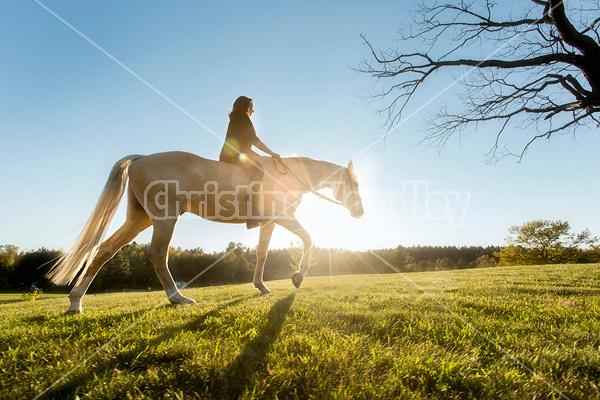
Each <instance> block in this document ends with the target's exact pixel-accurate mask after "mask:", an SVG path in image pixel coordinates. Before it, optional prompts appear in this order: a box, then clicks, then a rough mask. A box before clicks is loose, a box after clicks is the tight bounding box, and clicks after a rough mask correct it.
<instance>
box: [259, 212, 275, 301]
mask: <svg viewBox="0 0 600 400" xmlns="http://www.w3.org/2000/svg"><path fill="white" fill-rule="evenodd" d="M273 228H275V223H274V222H273V221H268V222H265V223H262V224H261V225H260V235H259V239H258V247H257V248H256V270H254V287H255V288H257V289H258V290H260V294H269V293H271V291H270V290H269V289H268V288H267V287H266V286H265V282H264V281H263V271H264V270H265V261H267V252H268V251H269V242H270V241H271V235H272V234H273Z"/></svg>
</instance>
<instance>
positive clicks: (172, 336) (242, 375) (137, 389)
mask: <svg viewBox="0 0 600 400" xmlns="http://www.w3.org/2000/svg"><path fill="white" fill-rule="evenodd" d="M407 277H409V278H410V279H411V280H413V281H414V282H415V283H417V284H418V285H419V286H421V287H422V288H423V289H424V290H425V291H426V292H427V293H429V294H430V295H432V296H434V297H435V298H436V299H439V301H440V302H441V303H443V304H444V305H446V306H447V307H448V308H449V309H451V310H452V311H454V312H455V313H456V314H457V315H458V316H460V317H462V318H463V319H464V320H461V319H460V318H458V317H457V316H456V315H453V314H452V313H451V312H449V311H448V310H447V309H445V308H444V307H443V306H441V305H440V304H438V303H437V302H436V301H435V300H433V299H432V297H430V296H429V295H428V294H424V293H423V292H421V291H420V290H419V289H417V288H416V287H415V286H413V285H412V284H411V283H409V282H408V281H407V280H406V279H405V278H403V277H402V276H401V275H395V274H392V275H361V276H334V277H318V278H317V277H307V279H306V280H305V281H304V283H303V286H302V287H301V288H300V289H294V288H293V286H292V284H291V281H290V280H285V281H274V282H267V285H268V286H269V288H270V289H271V290H272V291H273V294H271V295H267V296H262V297H260V296H258V295H257V293H256V291H255V289H254V288H253V287H252V286H251V284H244V285H236V286H220V287H209V288H201V289H189V290H184V294H185V295H187V296H190V297H193V298H195V299H196V300H197V301H198V304H196V305H186V306H179V307H173V306H167V305H163V306H159V307H158V308H155V307H157V306H158V305H159V304H161V302H163V301H164V300H165V298H166V297H165V295H164V293H163V292H139V293H117V294H103V295H96V296H94V295H89V296H86V297H85V298H84V312H85V314H83V315H79V316H71V317H63V316H62V315H61V313H62V312H63V311H64V310H65V309H66V308H67V305H68V301H67V299H66V296H65V295H60V296H56V295H47V294H44V295H42V297H41V298H40V299H39V300H37V301H35V302H22V301H20V296H19V295H18V294H4V295H0V324H1V325H0V351H1V353H2V358H1V361H0V371H1V372H2V374H1V378H0V398H1V399H31V398H34V397H35V396H36V395H37V394H39V393H40V392H42V391H43V390H44V389H45V388H47V387H48V386H49V385H51V384H52V383H53V382H55V381H56V380H58V379H59V378H61V376H63V375H64V374H65V373H67V372H69V371H70V370H72V368H73V367H75V366H77V365H78V364H80V363H81V362H82V361H83V360H85V359H86V358H88V357H90V356H92V357H91V358H90V359H89V361H87V362H86V363H85V364H83V365H82V366H81V367H80V368H78V369H76V370H74V371H73V372H72V373H71V374H70V375H68V376H67V377H66V378H64V379H63V380H62V381H60V382H59V383H58V384H56V385H55V386H54V387H52V389H51V390H49V391H48V392H46V393H45V394H44V396H43V397H41V398H57V399H67V398H68V399H70V398H74V397H75V396H79V398H88V397H89V398H91V399H104V398H136V399H137V398H152V399H182V398H238V397H242V398H281V399H283V398H317V399H322V398H332V399H346V398H381V399H390V398H406V399H409V398H411V399H412V398H415V399H417V398H429V399H451V398H478V399H481V398H489V399H492V398H506V399H525V398H536V399H545V398H561V395H560V394H559V393H558V392H557V391H554V390H553V389H552V387H551V386H550V385H552V386H553V387H554V388H555V389H556V390H558V391H561V392H563V393H564V395H565V396H567V397H568V398H571V399H591V398H600V394H599V389H598V384H599V382H600V265H598V264H593V265H589V264H588V265H553V266H535V267H503V268H493V269H480V270H462V271H448V272H428V273H414V274H409V275H407ZM465 321H468V322H469V323H470V324H472V325H471V326H472V327H474V328H477V329H478V330H479V331H480V332H481V333H482V334H484V335H485V336H487V337H488V338H489V339H490V340H492V341H493V342H495V343H497V345H498V346H500V347H501V348H503V349H505V350H506V351H507V352H508V353H510V354H511V355H512V356H514V357H516V358H517V359H518V360H520V361H522V362H523V363H524V364H525V365H526V366H528V367H529V368H531V369H532V370H533V371H535V373H536V374H537V376H536V375H534V374H532V373H531V372H529V371H527V369H525V368H524V367H523V366H521V365H519V364H518V363H517V362H516V361H515V360H514V359H511V357H509V356H507V355H506V354H504V353H503V352H502V351H501V350H500V349H499V348H498V347H496V346H495V345H494V344H493V343H491V342H489V341H488V340H486V339H485V338H484V337H482V336H480V335H479V334H477V333H476V332H475V331H474V329H472V327H470V326H469V325H467V324H465ZM132 324H133V325H132ZM119 334H120V336H119ZM115 337H116V339H115ZM112 339H114V340H113V341H112V342H110V341H111V340H112ZM109 342H110V343H109ZM107 343H109V344H108V345H105V344H107ZM103 345H105V347H103V348H101V351H99V352H98V353H97V354H95V351H96V350H97V349H98V348H99V347H101V346H103ZM94 354H95V355H94Z"/></svg>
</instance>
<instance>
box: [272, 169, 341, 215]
mask: <svg viewBox="0 0 600 400" xmlns="http://www.w3.org/2000/svg"><path fill="white" fill-rule="evenodd" d="M272 159H273V165H274V166H275V171H277V172H278V173H280V174H282V175H287V173H288V172H289V173H290V174H292V176H293V177H294V178H296V180H297V181H298V182H300V184H301V185H302V186H304V187H305V188H306V189H308V190H309V191H310V192H311V193H313V194H315V195H316V196H317V197H318V198H320V199H323V200H327V201H329V202H331V203H333V204H337V205H340V206H342V207H343V206H344V203H342V202H341V201H338V200H334V199H330V198H329V197H327V196H325V195H322V194H321V193H319V192H317V191H316V190H314V189H313V188H312V187H310V186H308V185H307V184H306V183H304V182H303V181H302V179H300V178H298V175H296V174H295V173H294V171H292V170H291V169H290V167H288V166H287V165H285V163H284V162H283V160H281V159H279V162H280V163H281V165H283V169H284V170H283V172H281V171H279V169H277V160H275V157H272Z"/></svg>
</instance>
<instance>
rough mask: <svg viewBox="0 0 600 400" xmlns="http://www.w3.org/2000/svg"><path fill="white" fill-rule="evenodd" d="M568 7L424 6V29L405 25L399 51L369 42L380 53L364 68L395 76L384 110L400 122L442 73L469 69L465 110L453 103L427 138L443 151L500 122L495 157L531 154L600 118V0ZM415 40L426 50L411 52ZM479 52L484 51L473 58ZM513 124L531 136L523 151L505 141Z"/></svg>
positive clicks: (418, 21) (554, 1)
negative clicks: (543, 142) (472, 130)
mask: <svg viewBox="0 0 600 400" xmlns="http://www.w3.org/2000/svg"><path fill="white" fill-rule="evenodd" d="M565 3H566V2H563V1H562V0H547V1H546V0H530V1H529V2H526V3H518V4H516V5H514V7H513V9H517V8H519V7H521V8H522V12H521V13H520V15H519V16H518V17H515V16H512V15H511V14H510V13H508V12H503V10H505V9H506V8H507V7H502V6H504V5H505V4H501V5H502V6H499V5H498V4H495V3H492V2H491V1H489V0H487V1H485V2H484V3H483V4H481V3H480V2H479V3H478V2H467V1H460V2H459V3H458V4H439V5H438V4H434V5H431V6H429V5H425V3H422V4H421V5H420V6H419V7H418V9H417V10H416V11H415V14H414V18H413V20H414V25H412V26H410V27H408V29H404V30H401V32H400V39H401V40H400V41H398V43H399V45H398V46H399V48H396V49H388V50H384V51H380V50H376V49H375V48H374V47H373V46H372V45H371V44H370V43H369V41H368V40H367V39H366V38H365V39H364V40H365V43H366V44H367V45H368V46H369V47H370V50H371V54H372V59H369V60H365V61H364V63H363V64H362V65H361V66H360V67H359V68H358V70H359V71H361V72H365V73H368V74H370V75H372V76H373V77H376V78H378V79H388V78H389V79H391V80H392V82H393V84H392V85H391V87H387V88H384V89H383V90H382V91H381V92H378V93H376V94H374V96H375V97H380V98H385V99H387V100H388V103H387V104H388V105H387V107H385V108H384V109H383V110H381V111H382V112H387V117H388V118H387V122H388V124H389V126H390V128H394V127H395V126H396V125H397V124H398V122H399V121H400V120H401V118H402V113H403V111H404V109H405V107H406V106H407V104H409V102H410V101H411V98H412V97H413V95H414V94H415V93H416V92H417V89H419V88H420V87H421V86H422V85H423V84H424V82H426V81H427V82H429V81H431V80H433V76H434V75H435V74H436V73H437V72H439V71H441V70H448V69H456V68H461V67H462V70H460V71H461V72H464V74H463V75H462V76H460V77H459V78H458V79H457V83H458V84H459V85H461V86H462V88H463V90H464V93H462V94H461V95H460V96H459V98H460V100H459V102H460V103H461V106H460V107H458V108H456V109H454V108H451V107H448V106H444V107H443V108H442V109H440V110H439V112H437V113H435V114H433V115H431V116H430V117H429V118H428V119H427V130H426V133H425V138H424V141H425V142H427V143H428V144H429V145H435V146H438V147H440V148H441V147H443V146H444V145H445V144H446V142H447V140H448V139H449V138H450V137H452V136H453V135H454V134H455V133H457V132H461V131H462V130H463V129H465V128H466V127H467V126H468V125H472V124H474V125H479V124H481V123H493V122H494V121H496V122H497V124H496V125H495V129H496V138H495V141H494V144H493V146H492V148H491V149H490V152H489V153H488V161H493V160H497V159H499V158H501V157H503V156H506V155H509V154H512V155H516V156H518V157H519V159H521V158H522V157H523V155H524V154H525V152H526V150H527V149H528V148H529V146H530V145H531V144H532V143H533V142H535V141H536V140H538V139H541V138H550V137H551V136H552V135H554V134H555V133H572V134H575V132H576V131H577V130H578V129H579V128H581V127H588V128H590V127H594V126H596V127H597V126H598V125H599V124H600V121H599V119H598V112H599V111H600V45H599V43H600V36H599V34H598V26H599V25H600V13H599V10H598V7H597V3H596V4H594V3H593V2H592V3H591V4H590V8H589V9H585V8H580V9H566V7H565ZM523 5H525V7H523ZM363 38H364V37H363ZM415 41H418V42H419V43H418V46H419V48H418V50H416V51H412V50H408V49H409V46H410V45H411V43H413V44H414V43H415ZM400 47H401V48H400ZM474 54H479V57H475V58H466V56H467V55H474ZM386 82H387V81H386ZM448 83H450V82H448ZM443 86H446V85H445V84H444V85H443ZM509 123H510V124H513V125H515V126H518V127H520V128H525V129H526V130H527V131H528V132H529V136H528V137H527V139H526V141H525V142H523V144H522V146H521V147H520V148H519V151H517V152H514V151H512V150H510V149H509V148H508V147H507V146H505V145H503V144H502V141H501V136H502V133H503V132H504V131H505V128H506V127H507V125H508V124H509Z"/></svg>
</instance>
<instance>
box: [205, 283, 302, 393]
mask: <svg viewBox="0 0 600 400" xmlns="http://www.w3.org/2000/svg"><path fill="white" fill-rule="evenodd" d="M294 297H295V294H294V293H292V294H290V295H289V296H287V297H285V298H284V299H281V300H279V301H278V302H277V303H275V304H274V305H273V307H271V309H270V310H269V313H268V314H267V317H266V321H265V324H264V325H263V327H262V329H261V331H260V333H259V334H258V335H257V336H256V338H255V339H254V340H252V341H251V342H250V343H248V344H247V345H246V347H245V348H244V350H243V351H242V352H241V353H240V354H239V355H238V356H237V357H236V358H235V359H234V360H233V361H232V362H231V363H230V364H229V365H228V366H227V369H226V370H225V372H224V373H223V380H224V382H223V383H224V385H223V386H222V389H221V390H220V391H219V393H218V394H217V393H214V395H216V396H213V397H217V396H220V397H222V398H230V399H236V398H239V397H240V396H241V395H242V394H243V393H244V391H245V390H246V388H248V387H249V385H250V384H251V383H252V379H253V377H254V376H256V375H260V374H261V373H263V372H264V370H265V368H266V360H267V355H268V354H269V352H270V351H271V349H272V348H273V344H274V343H275V340H276V339H277V336H278V335H279V332H281V328H282V326H283V323H284V321H285V318H286V316H287V313H288V311H289V309H290V307H291V305H292V302H293V301H294Z"/></svg>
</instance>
